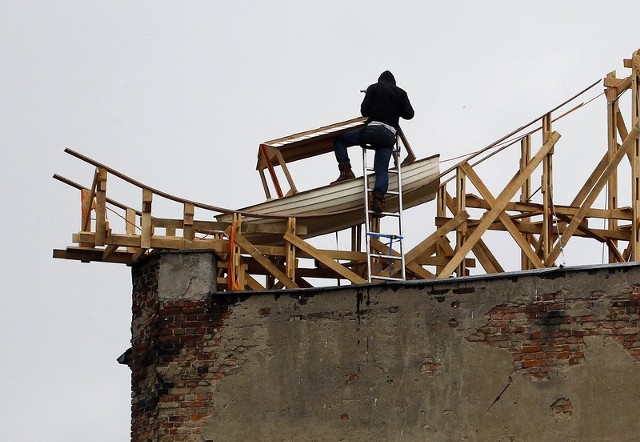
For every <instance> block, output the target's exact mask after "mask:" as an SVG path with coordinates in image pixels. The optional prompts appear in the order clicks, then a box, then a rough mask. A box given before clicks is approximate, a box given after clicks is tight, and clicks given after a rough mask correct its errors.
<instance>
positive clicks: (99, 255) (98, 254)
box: [53, 247, 134, 264]
mask: <svg viewBox="0 0 640 442" xmlns="http://www.w3.org/2000/svg"><path fill="white" fill-rule="evenodd" d="M53 257H54V258H58V259H71V260H75V261H81V262H92V261H95V262H110V263H115V264H131V263H132V262H133V261H134V259H133V256H132V255H131V254H130V253H127V252H113V253H110V254H109V255H108V256H107V257H106V259H105V258H104V251H103V250H102V249H93V248H89V249H87V248H83V247H67V248H66V249H65V250H60V249H54V250H53Z"/></svg>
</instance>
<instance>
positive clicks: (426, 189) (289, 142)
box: [217, 118, 440, 244]
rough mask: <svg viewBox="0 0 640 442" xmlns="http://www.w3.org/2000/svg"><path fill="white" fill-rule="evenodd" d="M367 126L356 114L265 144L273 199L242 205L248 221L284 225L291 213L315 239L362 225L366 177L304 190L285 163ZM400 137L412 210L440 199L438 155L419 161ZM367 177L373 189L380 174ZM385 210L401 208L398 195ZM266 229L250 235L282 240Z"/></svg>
mask: <svg viewBox="0 0 640 442" xmlns="http://www.w3.org/2000/svg"><path fill="white" fill-rule="evenodd" d="M363 125H364V119H363V118H356V119H352V120H348V121H345V122H342V123H337V124H334V125H331V126H324V127H321V128H318V129H315V130H312V131H307V132H303V133H300V134H294V135H291V136H289V137H284V138H279V139H277V140H272V141H268V142H265V143H262V144H261V145H260V148H259V151H258V165H257V169H258V171H259V172H260V175H261V178H262V182H263V186H264V188H265V193H266V195H267V198H268V200H267V201H265V202H263V203H259V204H255V205H252V206H248V207H244V208H241V209H238V212H240V213H241V214H242V215H243V217H244V220H243V225H247V224H249V225H252V226H263V227H264V226H268V225H270V224H271V225H273V224H275V223H278V224H280V225H281V226H282V225H284V223H283V221H286V218H288V217H295V218H296V225H297V227H298V228H299V231H300V233H299V236H300V237H302V238H312V237H315V236H319V235H324V234H327V233H331V232H337V231H340V230H344V229H347V228H349V227H353V226H357V225H360V224H363V223H364V221H365V217H364V215H365V213H364V178H363V177H359V178H355V179H352V180H349V181H344V182H341V183H338V184H334V185H326V186H322V187H318V188H315V189H310V190H306V191H301V192H299V191H298V190H297V189H296V187H295V184H294V182H293V179H292V178H291V175H290V174H289V172H288V170H287V168H286V163H287V161H289V162H291V161H297V160H301V159H305V158H309V157H313V156H316V155H319V154H322V153H327V152H332V151H333V148H332V140H333V138H334V137H335V136H337V135H339V134H340V133H343V132H346V131H348V130H354V129H357V128H359V127H362V126H363ZM399 138H400V139H401V140H402V142H403V145H404V146H403V147H404V148H405V150H406V152H407V154H408V156H407V158H406V159H405V160H404V161H403V163H402V165H401V176H402V189H403V192H402V200H403V208H404V209H409V208H411V207H415V206H417V205H419V204H423V203H425V202H427V201H431V200H433V199H434V198H435V196H436V193H437V191H438V186H439V184H440V169H439V155H433V156H431V157H428V158H424V159H421V160H415V156H414V154H413V151H412V150H411V147H410V146H409V144H408V142H407V141H406V138H405V137H404V134H402V132H399ZM354 149H355V148H354ZM274 163H276V165H279V166H281V167H282V169H283V171H284V173H285V176H286V177H287V180H288V182H289V184H290V190H289V191H288V192H287V193H286V194H283V192H282V190H281V188H280V185H279V183H278V181H277V177H276V174H275V173H274V171H273V165H274ZM264 170H269V172H270V176H271V178H272V180H273V184H274V187H275V189H276V191H277V193H278V196H279V198H271V195H270V191H269V187H268V185H267V180H266V177H265V175H264ZM368 180H369V188H372V187H373V183H374V180H375V176H374V175H373V174H370V175H368ZM396 180H397V176H396V175H394V174H390V176H389V189H394V188H396V187H397V184H396ZM385 209H386V210H388V211H397V210H398V197H397V195H391V194H388V195H387V199H386V201H385ZM217 219H218V221H227V222H228V221H230V220H231V215H229V214H223V215H219V216H218V217H217ZM261 230H262V233H260V234H255V235H250V236H251V241H252V242H256V243H262V244H268V243H274V242H280V241H282V235H269V234H267V233H265V230H266V229H261ZM247 235H249V234H247Z"/></svg>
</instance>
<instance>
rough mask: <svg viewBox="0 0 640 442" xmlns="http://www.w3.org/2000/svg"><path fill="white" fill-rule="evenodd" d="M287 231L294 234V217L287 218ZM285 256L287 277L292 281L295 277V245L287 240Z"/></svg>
mask: <svg viewBox="0 0 640 442" xmlns="http://www.w3.org/2000/svg"><path fill="white" fill-rule="evenodd" d="M287 232H289V233H291V234H294V235H295V233H296V219H295V218H289V219H288V220H287ZM286 244H287V251H286V253H287V256H286V260H287V262H286V266H287V268H286V270H287V273H286V275H287V277H288V278H289V279H291V280H292V281H295V279H296V267H297V262H296V247H295V246H294V245H293V244H291V243H290V242H287V243H286Z"/></svg>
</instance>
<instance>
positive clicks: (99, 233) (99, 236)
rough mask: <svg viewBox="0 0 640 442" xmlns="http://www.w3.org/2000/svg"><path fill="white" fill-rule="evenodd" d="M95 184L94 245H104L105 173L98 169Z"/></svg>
mask: <svg viewBox="0 0 640 442" xmlns="http://www.w3.org/2000/svg"><path fill="white" fill-rule="evenodd" d="M97 172H98V182H97V184H96V207H95V213H96V243H95V244H96V245H97V246H101V245H104V241H105V238H106V233H107V171H106V169H104V168H102V167H98V170H97Z"/></svg>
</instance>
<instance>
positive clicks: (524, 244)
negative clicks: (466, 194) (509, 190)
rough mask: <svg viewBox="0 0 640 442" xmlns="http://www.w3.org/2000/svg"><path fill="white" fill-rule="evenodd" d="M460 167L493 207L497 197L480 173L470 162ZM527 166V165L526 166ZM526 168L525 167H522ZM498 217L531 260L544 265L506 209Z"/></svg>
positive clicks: (537, 265) (533, 262)
mask: <svg viewBox="0 0 640 442" xmlns="http://www.w3.org/2000/svg"><path fill="white" fill-rule="evenodd" d="M460 167H461V168H462V169H463V170H464V171H465V173H466V175H467V177H468V178H469V179H470V180H471V183H472V184H473V185H474V186H475V188H476V189H478V192H480V195H482V197H483V198H484V199H485V200H486V201H487V202H488V203H489V205H490V206H491V207H494V206H495V205H496V203H497V202H496V199H495V198H494V197H493V195H491V192H490V191H489V189H488V188H487V187H486V186H485V184H484V182H482V180H481V179H480V177H479V176H478V174H476V172H475V170H473V168H471V166H470V165H469V163H466V162H465V163H463V164H461V165H460ZM525 168H526V166H525ZM522 170H524V168H523V169H522ZM498 218H499V219H500V221H502V224H504V226H505V228H506V229H507V231H508V232H509V233H510V234H511V237H512V238H513V239H514V240H515V242H516V244H518V246H519V247H520V249H521V250H522V252H523V253H524V254H525V255H526V256H527V258H528V259H529V262H531V264H532V265H533V266H534V267H535V268H537V269H540V268H542V267H544V265H543V263H542V260H541V259H540V258H539V257H538V256H537V255H536V254H535V253H534V251H533V250H531V246H530V243H529V242H528V241H527V240H526V239H525V238H524V236H523V235H522V234H521V233H520V230H519V229H518V227H516V225H515V224H514V223H513V221H511V218H509V215H507V214H506V213H505V212H504V211H501V212H500V213H499V214H498Z"/></svg>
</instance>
